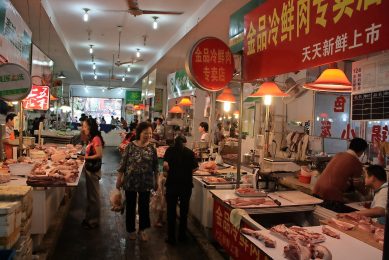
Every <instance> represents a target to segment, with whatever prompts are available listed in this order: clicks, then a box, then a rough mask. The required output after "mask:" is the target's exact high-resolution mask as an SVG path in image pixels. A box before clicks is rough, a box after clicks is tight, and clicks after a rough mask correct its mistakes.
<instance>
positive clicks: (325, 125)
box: [320, 120, 331, 137]
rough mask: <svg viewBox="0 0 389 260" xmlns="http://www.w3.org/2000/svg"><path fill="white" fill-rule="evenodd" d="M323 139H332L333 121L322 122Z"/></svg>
mask: <svg viewBox="0 0 389 260" xmlns="http://www.w3.org/2000/svg"><path fill="white" fill-rule="evenodd" d="M320 136H321V137H331V121H329V120H323V121H321V134H320Z"/></svg>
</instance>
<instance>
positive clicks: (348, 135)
mask: <svg viewBox="0 0 389 260" xmlns="http://www.w3.org/2000/svg"><path fill="white" fill-rule="evenodd" d="M355 137H357V135H356V134H355V130H354V129H352V128H351V126H350V124H347V126H346V129H344V130H343V131H342V136H341V138H342V139H352V138H355Z"/></svg>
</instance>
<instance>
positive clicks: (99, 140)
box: [82, 118, 104, 229]
mask: <svg viewBox="0 0 389 260" xmlns="http://www.w3.org/2000/svg"><path fill="white" fill-rule="evenodd" d="M82 131H83V134H84V135H85V136H86V137H87V138H88V145H87V146H86V150H85V178H86V194H87V207H86V215H85V219H84V220H83V221H82V226H83V227H84V228H86V229H93V228H96V227H98V225H99V220H100V186H99V180H100V179H101V160H102V158H103V147H104V140H103V137H102V136H101V133H100V131H98V126H97V123H96V120H95V119H92V118H88V119H86V120H85V121H83V123H82Z"/></svg>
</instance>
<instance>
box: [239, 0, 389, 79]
mask: <svg viewBox="0 0 389 260" xmlns="http://www.w3.org/2000/svg"><path fill="white" fill-rule="evenodd" d="M388 10H389V1H382V0H346V1H345V0H335V1H324V0H273V1H266V2H265V3H264V4H262V5H260V6H259V7H258V8H257V9H255V10H254V11H252V12H250V13H249V14H247V15H246V16H245V21H244V26H245V37H244V70H243V71H244V78H245V80H247V81H252V80H255V79H258V78H263V77H269V76H275V75H279V74H283V73H286V72H292V71H297V70H300V69H305V68H309V67H315V66H319V65H323V64H327V63H330V62H335V61H339V60H345V59H349V58H352V57H357V56H360V55H364V54H368V53H373V52H376V51H380V50H386V49H389V20H388V17H387V16H388V15H387V12H388Z"/></svg>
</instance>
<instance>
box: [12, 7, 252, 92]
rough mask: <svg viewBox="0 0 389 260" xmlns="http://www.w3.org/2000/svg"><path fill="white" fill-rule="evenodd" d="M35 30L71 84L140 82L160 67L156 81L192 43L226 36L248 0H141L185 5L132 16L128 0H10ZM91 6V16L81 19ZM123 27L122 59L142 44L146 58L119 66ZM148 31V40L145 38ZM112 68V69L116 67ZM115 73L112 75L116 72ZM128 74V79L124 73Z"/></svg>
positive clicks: (163, 79) (41, 45)
mask: <svg viewBox="0 0 389 260" xmlns="http://www.w3.org/2000/svg"><path fill="white" fill-rule="evenodd" d="M11 2H12V3H13V4H14V6H15V7H16V9H17V10H18V11H19V13H20V14H21V15H22V17H23V18H24V20H25V21H26V23H27V24H28V26H29V27H30V28H31V30H32V32H33V42H34V44H36V45H37V46H38V47H39V48H40V49H41V50H42V51H44V52H45V53H46V54H47V55H48V56H49V57H50V58H51V59H53V60H54V64H55V72H56V73H59V72H60V71H63V72H64V73H65V75H66V76H67V78H66V79H65V80H64V82H65V83H66V84H69V85H81V86H84V85H88V86H104V87H108V86H111V87H126V88H127V87H139V85H140V84H139V82H140V80H141V79H142V78H143V77H144V76H145V75H147V73H149V72H150V71H151V70H152V69H154V68H157V71H158V73H157V80H158V84H166V75H167V74H169V73H172V72H174V71H176V70H178V69H182V68H183V67H184V60H185V55H186V53H187V52H188V50H189V48H190V47H191V45H192V44H193V43H194V42H196V41H197V40H198V39H199V38H201V37H204V36H210V35H211V36H216V37H219V38H221V39H223V40H225V41H226V42H227V40H228V29H229V16H230V15H231V14H232V13H233V12H235V11H236V10H238V9H239V8H240V7H241V6H243V5H244V4H246V3H247V2H249V0H196V1H192V0H186V1H183V0H164V1H156V0H139V7H140V8H141V9H150V10H162V11H182V12H184V13H183V14H182V15H157V16H158V22H159V23H158V26H159V28H158V30H153V28H152V22H153V18H152V16H154V15H146V14H145V15H141V16H136V17H134V16H132V15H131V14H129V13H127V12H110V11H106V10H126V9H127V8H128V6H127V2H126V1H125V0H111V1H106V0H84V1H78V0H66V1H64V0H42V1H39V0H11ZM83 8H89V9H90V11H89V21H88V22H84V21H83V14H84V11H83ZM118 26H121V27H122V33H121V41H120V42H121V47H120V61H122V62H123V61H128V60H131V59H132V58H136V57H135V53H136V49H140V52H141V59H143V61H140V62H137V63H135V64H132V65H131V72H129V73H126V72H125V70H126V68H127V66H120V67H119V66H116V65H114V64H113V61H114V62H116V61H117V60H118V58H119V57H118V53H119V51H118V49H119V47H118V44H119V30H118ZM144 36H146V41H145V40H144ZM91 44H92V45H93V50H94V61H95V63H96V75H97V80H95V79H94V72H93V69H92V59H91V54H89V45H91ZM112 71H113V73H112ZM112 74H113V76H112ZM123 76H125V79H126V80H125V82H123V81H122V77H123Z"/></svg>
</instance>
